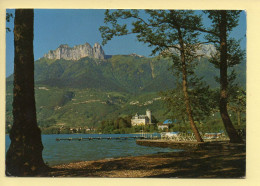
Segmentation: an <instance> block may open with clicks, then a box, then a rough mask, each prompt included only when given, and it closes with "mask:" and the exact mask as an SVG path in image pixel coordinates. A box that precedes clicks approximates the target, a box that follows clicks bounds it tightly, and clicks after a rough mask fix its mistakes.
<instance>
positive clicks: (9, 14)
mask: <svg viewBox="0 0 260 186" xmlns="http://www.w3.org/2000/svg"><path fill="white" fill-rule="evenodd" d="M11 18H13V14H11V13H6V22H10V20H11ZM6 32H11V29H10V28H9V27H6Z"/></svg>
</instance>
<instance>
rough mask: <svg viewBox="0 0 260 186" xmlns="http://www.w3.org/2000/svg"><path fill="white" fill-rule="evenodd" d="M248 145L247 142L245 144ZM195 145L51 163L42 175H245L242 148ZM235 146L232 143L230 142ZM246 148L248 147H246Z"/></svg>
mask: <svg viewBox="0 0 260 186" xmlns="http://www.w3.org/2000/svg"><path fill="white" fill-rule="evenodd" d="M243 145H244V146H245V144H243ZM228 146H230V144H228V143H226V144H225V145H224V147H225V148H210V149H195V150H194V149H193V150H187V151H182V152H165V153H157V154H149V155H142V156H130V157H120V158H112V159H111V158H109V159H102V160H95V161H79V162H73V163H68V164H60V165H55V166H51V167H50V169H49V170H48V171H45V172H43V173H42V174H40V175H39V176H40V177H100V178H102V177H109V178H145V177H147V178H148V177H152V178H245V174H246V163H245V161H246V152H245V150H242V149H241V148H226V147H228ZM231 146H232V147H234V146H233V144H232V145H231ZM244 149H245V148H244Z"/></svg>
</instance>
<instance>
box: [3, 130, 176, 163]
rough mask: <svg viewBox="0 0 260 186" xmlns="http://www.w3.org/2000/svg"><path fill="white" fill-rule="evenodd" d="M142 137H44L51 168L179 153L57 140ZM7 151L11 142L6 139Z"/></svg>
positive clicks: (131, 141) (126, 143) (127, 144)
mask: <svg viewBox="0 0 260 186" xmlns="http://www.w3.org/2000/svg"><path fill="white" fill-rule="evenodd" d="M130 136H140V135H138V134H52V135H42V143H43V145H44V149H43V159H44V161H45V162H46V163H48V165H57V164H63V163H70V162H77V161H90V160H100V159H108V158H116V157H126V156H140V155H147V154H156V153H161V152H177V151H179V150H175V149H170V148H158V147H145V146H140V145H136V143H135V140H134V139H129V140H106V139H105V140H83V141H78V140H72V141H67V140H66V141H63V140H62V141H56V138H80V137H82V138H88V137H130ZM5 139H6V140H5V144H6V151H7V149H8V148H9V145H10V138H9V136H8V135H6V138H5Z"/></svg>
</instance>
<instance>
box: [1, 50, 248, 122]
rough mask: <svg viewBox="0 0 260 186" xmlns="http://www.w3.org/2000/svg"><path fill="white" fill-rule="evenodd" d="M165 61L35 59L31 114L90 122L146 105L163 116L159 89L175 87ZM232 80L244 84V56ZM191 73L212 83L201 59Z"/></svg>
mask: <svg viewBox="0 0 260 186" xmlns="http://www.w3.org/2000/svg"><path fill="white" fill-rule="evenodd" d="M170 67H171V61H169V60H167V59H159V58H157V57H154V58H146V57H137V56H128V55H117V56H112V57H111V58H109V59H105V60H98V59H93V58H88V57H86V58H82V59H80V60H78V61H71V60H63V59H61V60H50V59H47V58H41V59H39V60H37V61H35V93H36V108H37V120H38V123H39V125H40V126H45V127H49V126H54V125H59V124H64V125H65V126H68V127H71V126H75V127H76V126H89V127H96V126H97V125H99V124H100V122H101V121H102V120H105V119H111V118H117V117H119V116H122V117H124V116H127V115H134V114H135V113H136V112H138V113H140V114H142V113H143V114H144V113H145V110H146V109H147V108H149V109H150V110H152V113H153V115H154V116H155V117H156V118H157V119H158V120H159V121H163V120H165V119H166V116H164V115H163V114H164V112H165V108H164V104H163V102H162V99H161V98H160V96H159V95H158V92H159V91H163V90H166V89H172V88H174V87H175V81H174V79H175V78H174V76H173V74H172V73H171V71H170V70H169V68H170ZM235 69H236V71H237V73H238V79H237V82H238V83H240V85H241V86H243V87H245V82H246V79H245V73H246V72H245V62H244V63H242V64H241V65H238V66H237V67H235ZM196 74H198V75H199V76H201V77H205V78H204V80H205V81H206V82H207V84H209V85H210V86H211V87H212V88H214V87H217V86H218V85H217V83H216V82H215V79H214V76H217V75H218V71H217V70H216V69H215V68H214V67H213V65H212V64H209V62H208V61H207V60H206V59H201V60H200V61H199V65H198V67H197V69H196ZM12 81H13V76H12V75H11V76H10V77H8V78H7V80H6V85H7V86H6V87H7V89H6V93H7V94H6V124H7V125H8V124H12V86H13V83H12Z"/></svg>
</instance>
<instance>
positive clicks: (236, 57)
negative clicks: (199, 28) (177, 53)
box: [204, 10, 244, 143]
mask: <svg viewBox="0 0 260 186" xmlns="http://www.w3.org/2000/svg"><path fill="white" fill-rule="evenodd" d="M240 12H241V11H234V10H232V11H231V10H230V11H227V10H221V11H219V10H218V11H217V10H209V11H204V13H206V14H207V15H208V17H209V19H210V20H211V21H212V26H211V30H208V31H207V32H208V33H209V34H208V35H207V36H206V38H207V39H208V41H209V42H213V43H215V46H216V48H217V50H218V53H217V56H215V57H214V58H212V60H211V62H212V63H213V64H215V66H216V67H217V68H219V72H220V79H219V81H220V100H219V110H220V115H221V118H222V121H223V123H224V126H225V128H226V131H227V133H228V136H229V138H230V142H232V143H240V142H242V138H241V137H240V136H239V135H238V133H237V132H236V130H235V128H234V126H233V124H232V121H231V119H230V118H229V115H228V110H227V104H228V88H229V86H230V85H229V81H228V79H229V76H228V67H232V66H234V65H236V64H239V63H241V61H242V59H243V57H244V53H243V51H241V49H240V46H239V44H238V42H237V41H235V40H234V39H232V38H229V34H230V32H231V31H232V29H233V28H235V27H236V26H237V25H238V20H239V19H238V18H239V15H240Z"/></svg>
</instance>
